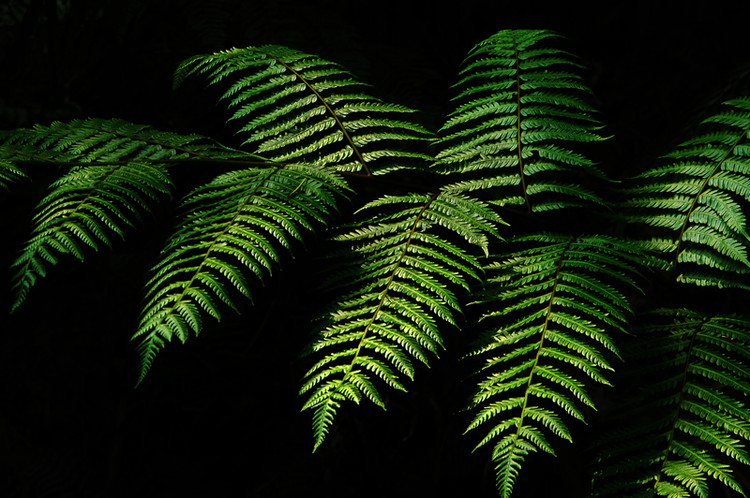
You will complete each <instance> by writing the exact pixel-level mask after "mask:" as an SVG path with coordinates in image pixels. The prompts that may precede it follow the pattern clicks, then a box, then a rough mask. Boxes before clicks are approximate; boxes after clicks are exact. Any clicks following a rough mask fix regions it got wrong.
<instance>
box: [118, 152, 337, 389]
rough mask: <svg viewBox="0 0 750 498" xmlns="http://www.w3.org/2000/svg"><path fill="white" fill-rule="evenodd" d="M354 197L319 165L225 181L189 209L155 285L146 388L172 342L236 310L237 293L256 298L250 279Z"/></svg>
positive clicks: (141, 329)
mask: <svg viewBox="0 0 750 498" xmlns="http://www.w3.org/2000/svg"><path fill="white" fill-rule="evenodd" d="M346 190H347V188H346V185H345V183H344V182H343V180H341V178H339V177H338V176H337V175H335V174H333V173H332V172H328V171H324V170H321V169H320V168H317V167H313V166H303V165H285V164H279V165H277V166H275V167H273V168H265V169H261V168H249V169H245V170H239V171H234V172H231V173H227V174H224V175H221V176H219V177H217V178H216V179H214V180H213V181H212V182H210V183H208V184H206V185H204V186H202V187H199V188H197V189H196V190H194V191H193V192H192V193H190V194H189V195H188V196H187V197H186V198H185V199H184V200H183V202H182V205H181V209H182V211H183V212H184V215H183V218H182V219H181V221H180V223H179V226H178V228H177V230H176V231H175V233H174V234H173V235H172V237H170V239H169V240H168V241H167V244H166V247H165V248H164V250H162V254H163V257H162V258H161V260H160V261H159V262H158V263H157V264H156V266H155V267H154V268H153V270H152V272H153V273H154V275H153V276H152V277H151V279H150V280H149V281H148V283H147V289H148V293H147V296H146V305H145V309H144V311H143V314H142V316H141V321H140V325H139V326H138V330H137V331H136V333H135V334H134V336H133V339H139V341H140V342H139V345H138V349H139V353H140V358H141V366H140V373H139V378H138V382H139V383H140V382H141V381H142V380H143V378H144V376H145V374H146V372H147V371H148V369H149V368H150V366H151V363H152V362H153V359H154V356H155V355H156V353H157V351H158V350H159V349H161V348H162V347H163V346H164V344H165V343H166V342H169V341H170V340H171V339H172V337H175V336H176V337H178V338H179V339H180V340H181V341H182V342H185V341H186V340H187V337H188V334H189V331H191V330H192V331H193V332H194V333H196V334H198V333H199V332H200V330H201V328H202V319H201V314H205V313H207V314H209V315H211V316H213V317H214V318H217V319H218V318H219V317H220V312H219V308H218V305H219V303H222V302H223V303H224V304H226V305H229V306H232V307H233V306H234V304H233V298H232V295H231V289H232V288H234V289H236V290H237V291H239V292H240V293H241V294H242V295H244V296H246V297H248V298H251V297H252V291H251V288H250V284H249V282H248V279H247V276H246V275H247V274H248V273H250V274H251V275H253V277H254V278H255V279H257V280H260V281H262V280H263V278H264V277H265V276H266V275H268V274H270V272H271V271H272V269H273V267H274V265H275V264H276V263H278V261H279V258H280V250H281V249H282V248H283V249H285V250H291V249H292V248H293V247H292V244H293V242H294V241H295V240H301V239H302V238H303V234H304V233H305V232H310V231H313V230H315V229H318V228H319V226H318V225H319V223H320V222H322V221H325V220H326V219H327V218H329V217H330V215H331V214H332V212H333V211H334V210H335V208H336V202H337V198H339V197H340V196H341V195H342V194H343V193H344V192H345V191H346Z"/></svg>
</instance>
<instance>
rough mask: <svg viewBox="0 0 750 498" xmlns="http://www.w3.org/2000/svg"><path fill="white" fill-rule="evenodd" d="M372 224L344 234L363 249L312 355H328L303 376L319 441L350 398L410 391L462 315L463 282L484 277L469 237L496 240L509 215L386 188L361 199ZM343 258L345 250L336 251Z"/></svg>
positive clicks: (343, 279)
mask: <svg viewBox="0 0 750 498" xmlns="http://www.w3.org/2000/svg"><path fill="white" fill-rule="evenodd" d="M362 213H363V218H364V219H365V220H368V222H367V223H362V222H360V223H361V224H360V225H357V226H356V227H355V228H354V229H353V230H351V231H350V232H348V233H345V234H343V235H341V236H339V237H337V240H338V241H340V242H341V243H343V244H345V245H346V246H348V247H349V248H350V250H352V251H354V255H355V256H356V257H354V258H349V259H348V260H347V262H346V263H345V264H343V265H341V268H339V269H338V272H337V273H336V274H335V275H334V276H333V277H332V278H331V281H330V282H329V283H328V285H327V288H328V289H335V290H336V291H337V294H338V295H339V297H338V298H337V299H336V300H335V302H334V303H333V304H332V305H331V307H330V308H329V309H328V310H326V311H325V312H324V313H323V314H322V323H321V325H320V327H319V330H318V334H317V335H318V337H317V339H316V340H315V341H314V342H313V343H312V344H311V345H310V347H309V351H308V354H309V355H314V356H315V357H317V358H320V359H319V360H318V361H317V363H316V364H315V365H314V366H313V367H312V368H310V370H309V371H308V372H307V374H306V375H305V378H304V383H303V386H302V388H301V389H300V394H301V395H303V396H305V397H306V398H307V399H306V402H305V404H304V406H303V410H307V409H309V410H313V412H314V415H313V433H314V438H315V446H314V448H316V449H317V448H318V446H320V444H321V443H322V442H323V440H324V438H325V436H326V434H327V433H328V431H329V428H330V426H331V423H332V421H333V418H334V417H335V415H336V412H337V410H338V408H339V407H340V405H341V403H342V402H344V401H346V400H349V401H354V402H355V403H359V402H360V401H361V400H362V399H367V400H369V401H370V402H372V403H375V404H376V405H378V406H381V407H383V408H385V404H384V402H383V399H382V396H381V394H380V390H379V389H380V388H379V387H378V386H377V384H384V385H386V386H388V387H390V388H392V389H397V390H405V389H406V388H405V387H404V384H403V382H404V380H405V378H408V379H412V378H413V377H414V374H415V369H414V360H416V361H419V362H421V363H424V364H427V363H428V357H429V356H430V354H434V355H437V353H438V350H439V349H440V348H441V347H442V345H443V339H442V334H441V332H440V330H439V328H438V326H439V324H441V323H449V324H454V325H455V324H456V318H457V315H460V313H461V307H460V305H459V301H458V298H457V294H456V292H457V290H461V289H463V290H468V285H469V281H470V280H471V279H479V273H480V265H479V263H478V261H477V259H476V258H475V257H474V256H472V255H471V254H470V252H469V251H467V249H465V248H464V244H462V241H463V242H468V243H469V244H472V245H475V246H478V247H479V248H481V249H482V250H483V251H485V252H486V251H487V248H488V243H489V240H488V235H492V236H495V237H498V236H499V235H498V234H497V231H496V225H497V224H498V223H503V222H502V220H501V219H500V218H499V217H498V216H497V215H496V214H495V213H494V212H493V211H492V210H491V209H490V208H489V207H488V206H486V205H485V204H483V203H481V202H479V201H476V200H474V199H472V198H470V197H466V196H464V195H460V194H451V193H447V192H439V193H436V194H432V195H430V194H409V195H404V196H385V197H382V198H380V199H377V200H375V201H373V202H370V203H369V204H367V205H366V206H365V207H364V208H362ZM337 258H338V256H337Z"/></svg>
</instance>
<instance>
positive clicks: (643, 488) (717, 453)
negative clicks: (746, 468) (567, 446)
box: [594, 309, 750, 498]
mask: <svg viewBox="0 0 750 498" xmlns="http://www.w3.org/2000/svg"><path fill="white" fill-rule="evenodd" d="M636 337H637V340H636V341H634V342H633V344H632V345H631V347H630V348H628V349H625V350H624V356H625V358H626V360H628V361H629V364H630V365H632V366H631V368H630V369H629V370H628V376H629V377H630V378H631V380H635V381H637V382H639V384H640V385H641V386H643V387H642V392H640V393H638V395H637V398H635V399H632V400H629V402H626V403H623V405H624V406H627V408H626V410H625V411H624V413H622V414H620V417H621V418H622V420H620V418H619V417H618V419H617V420H615V423H616V424H617V426H618V427H619V430H618V431H616V432H614V433H613V434H611V435H610V436H609V437H607V438H603V439H602V440H601V441H600V442H599V444H598V445H599V446H600V450H599V454H598V458H597V462H598V465H599V468H598V470H597V472H596V474H595V476H594V477H595V478H594V490H595V492H596V493H595V496H602V497H606V496H611V497H618V498H619V497H635V496H644V495H646V494H648V493H652V494H653V495H656V496H697V497H705V496H707V483H706V482H707V480H708V479H709V478H713V479H716V480H717V481H719V482H721V483H722V484H723V485H724V486H726V487H728V488H731V489H732V490H734V491H736V492H738V493H740V494H742V495H743V496H744V492H743V490H742V489H741V487H740V485H739V483H738V482H737V481H736V480H735V479H734V477H733V473H732V467H733V466H735V465H737V464H741V465H750V457H749V456H748V452H747V448H746V445H747V443H748V442H750V410H749V409H748V406H747V400H748V399H750V321H748V320H746V319H744V318H741V317H737V316H722V315H708V314H703V313H698V312H695V311H689V310H684V309H678V310H675V309H660V310H657V311H655V312H653V313H650V314H649V315H648V317H647V319H646V320H645V323H644V324H643V325H642V326H641V327H639V328H638V330H637V332H636Z"/></svg>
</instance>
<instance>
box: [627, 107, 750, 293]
mask: <svg viewBox="0 0 750 498" xmlns="http://www.w3.org/2000/svg"><path fill="white" fill-rule="evenodd" d="M748 201H750V98H739V99H735V100H731V101H728V102H726V103H725V107H724V109H723V110H722V111H721V112H719V113H718V114H716V115H714V116H712V117H710V118H708V119H706V120H705V121H704V123H703V132H702V133H701V134H700V135H699V136H697V137H695V138H693V139H691V140H688V141H686V142H683V143H682V144H680V145H679V146H678V147H677V149H676V150H675V151H674V152H672V153H670V154H667V155H666V156H665V157H664V163H663V164H659V165H657V166H655V167H653V168H651V169H649V170H647V171H646V172H644V173H642V174H640V175H638V176H637V177H636V178H635V179H634V186H632V187H630V188H629V189H628V190H627V191H626V192H625V200H624V201H623V207H624V208H625V209H626V210H627V211H626V212H627V216H626V220H627V222H629V223H638V224H645V225H647V226H649V227H650V228H651V230H652V232H653V235H652V237H651V238H650V239H649V240H648V241H646V244H647V245H648V246H650V247H651V248H652V249H654V250H655V251H657V252H659V253H661V254H663V256H664V261H665V263H664V265H665V266H666V267H667V268H672V269H675V271H676V273H677V280H678V281H681V282H688V283H691V284H694V285H699V286H718V287H741V288H745V289H750V285H748V283H747V282H746V280H747V278H748V276H749V275H750V260H748V254H747V253H748V245H749V244H750V239H748V227H747V220H746V216H745V211H746V210H747V208H748V205H749V204H748Z"/></svg>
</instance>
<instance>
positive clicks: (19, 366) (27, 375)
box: [0, 0, 750, 496]
mask: <svg viewBox="0 0 750 498" xmlns="http://www.w3.org/2000/svg"><path fill="white" fill-rule="evenodd" d="M597 9H598V10H597V11H595V21H592V17H591V11H587V10H586V8H585V7H584V6H577V5H575V4H573V5H568V4H557V3H550V5H541V6H540V5H533V6H531V5H530V6H527V7H519V6H515V5H510V4H504V3H502V2H487V3H481V2H477V3H471V2H468V3H460V4H456V5H452V6H450V7H442V8H436V7H435V6H431V5H417V4H408V3H405V2H367V6H366V7H365V6H363V7H359V8H352V7H351V5H350V4H348V3H345V2H284V1H267V2H246V1H239V0H224V1H216V2H200V1H182V2H180V1H176V0H174V1H163V2H147V1H142V2H140V1H131V2H94V1H78V0H73V1H63V0H60V1H52V0H15V1H13V0H11V1H10V2H9V3H8V4H7V6H3V7H0V24H1V25H2V32H1V34H0V67H2V68H3V77H2V79H1V80H0V129H10V128H17V127H22V126H31V125H33V124H34V123H49V122H50V121H52V120H62V121H69V120H71V119H73V118H79V117H82V116H96V117H101V118H110V117H118V118H123V119H126V120H129V121H133V122H145V123H149V124H151V125H153V126H154V127H155V128H159V129H169V130H174V131H176V132H184V133H188V132H198V133H201V134H205V135H210V136H213V137H216V138H219V139H222V140H223V142H224V143H229V144H232V143H234V142H233V140H235V138H234V137H233V135H231V134H230V132H228V131H227V130H226V128H225V127H224V116H222V113H221V112H220V110H219V109H217V107H216V106H215V101H216V98H217V93H212V92H211V91H206V90H204V89H203V87H202V85H201V84H200V83H199V82H197V81H193V82H188V83H187V84H186V85H184V87H183V88H181V89H179V90H178V91H176V92H174V91H172V89H171V84H170V82H171V75H172V72H173V71H174V68H175V67H176V66H177V64H178V63H179V62H180V61H182V60H184V59H185V58H187V57H189V56H192V55H194V54H196V53H206V52H211V51H214V50H220V49H224V48H228V47H230V46H238V47H241V46H246V45H251V44H252V45H261V44H264V43H276V44H281V45H287V46H291V47H295V48H299V49H302V50H305V51H306V52H309V53H315V54H318V55H320V56H321V57H324V58H326V59H329V60H334V61H336V62H338V63H341V64H342V65H344V66H345V67H347V68H349V69H350V70H351V71H352V72H353V73H354V74H356V75H357V76H358V77H359V78H360V79H361V80H363V81H366V82H369V83H371V84H373V85H374V90H373V91H374V92H375V94H376V95H377V96H379V97H381V98H383V99H384V100H389V101H393V102H396V103H400V104H404V105H408V106H409V107H411V108H415V109H421V110H424V111H425V113H424V115H423V117H422V118H421V119H423V120H424V124H425V125H426V126H428V127H430V128H433V129H434V128H435V127H436V125H437V124H438V123H439V121H440V119H442V116H444V115H445V113H446V110H447V109H448V98H449V97H450V95H451V91H450V89H449V85H450V84H451V83H452V82H453V81H454V75H455V73H456V70H457V68H458V66H459V64H460V62H461V60H462V59H463V57H464V56H465V54H466V52H467V51H468V49H469V48H470V47H471V46H473V45H474V44H475V43H477V42H478V41H480V40H482V39H484V38H485V37H487V36H488V35H490V34H492V33H494V32H496V31H497V30H499V29H505V28H526V27H534V28H537V27H541V28H546V29H554V30H557V31H559V32H560V33H562V34H564V35H565V36H566V37H567V38H568V40H569V43H570V45H571V51H573V52H575V53H576V54H577V55H579V56H581V57H582V58H583V62H584V63H585V64H586V65H587V66H588V67H589V68H590V71H589V72H588V73H587V74H586V79H587V83H588V84H589V85H590V86H591V87H592V88H593V90H594V92H595V94H596V96H597V97H598V98H599V99H600V101H601V104H602V109H603V119H604V120H605V124H606V126H607V132H609V133H611V134H612V135H613V136H614V138H613V139H611V141H610V143H609V144H608V153H607V157H606V167H607V168H608V170H609V172H610V174H611V175H612V176H618V177H619V176H623V175H627V174H629V173H634V172H635V171H640V170H642V169H644V168H645V167H646V166H647V165H649V163H650V162H651V161H653V158H655V157H657V156H659V155H661V154H664V153H666V152H667V151H669V150H671V149H672V148H673V147H674V145H675V144H676V143H678V142H680V141H682V140H683V139H684V138H685V137H686V136H689V135H690V133H691V132H692V131H694V127H695V126H697V123H698V122H699V121H700V119H701V118H704V117H706V116H707V115H710V114H711V113H714V112H716V110H717V108H718V104H719V103H720V102H722V101H724V100H727V99H728V98H731V97H734V96H737V95H742V94H745V95H747V94H749V93H750V80H749V79H748V78H749V77H750V76H749V75H750V61H748V59H747V57H746V56H745V55H744V54H743V53H742V52H741V51H740V50H739V49H738V47H741V46H742V43H743V38H744V36H745V32H746V30H745V29H743V26H742V25H741V21H740V20H739V19H738V18H737V17H736V16H731V15H727V14H726V10H725V9H722V6H721V5H717V4H716V3H712V4H711V5H710V8H709V6H702V7H701V8H700V9H698V8H696V9H694V10H691V9H690V8H686V7H685V6H681V8H678V9H674V10H669V11H667V10H664V8H663V7H662V6H659V7H657V6H654V3H653V2H627V3H626V2H622V3H612V4H606V5H604V4H602V5H599V6H598V7H597ZM594 159H595V160H597V161H602V160H604V158H600V157H594ZM185 168H186V169H185V170H184V171H185V174H183V175H181V176H179V177H177V178H178V181H179V182H184V185H180V186H181V187H183V189H187V188H192V187H195V186H197V185H200V184H202V183H205V181H207V180H208V179H210V178H212V177H213V176H215V175H216V174H218V173H220V172H221V171H211V172H206V171H200V170H198V169H197V168H196V169H195V171H191V170H190V169H189V168H190V167H189V166H185ZM57 173H58V172H56V171H38V172H34V179H35V180H36V179H39V181H35V182H33V183H27V184H25V185H24V186H23V187H22V188H20V189H17V190H14V191H13V192H11V193H8V194H4V195H3V197H2V199H1V200H0V203H1V206H0V208H1V209H2V211H0V212H2V213H3V214H2V215H1V216H0V233H2V234H3V244H2V250H0V256H1V258H0V259H1V260H2V261H5V262H9V261H12V260H13V259H15V256H16V251H17V248H18V247H20V246H21V245H22V243H23V240H24V238H25V237H26V236H27V232H26V231H27V228H28V226H29V218H30V216H31V213H32V212H33V206H34V205H35V203H36V202H37V201H38V200H39V199H40V198H41V197H42V196H43V192H44V190H43V189H44V187H45V186H46V185H47V184H48V183H49V182H50V181H51V180H53V179H54V178H56V176H57ZM172 214H173V213H171V212H170V210H169V208H161V210H160V211H157V212H155V213H154V220H151V221H150V222H149V223H147V224H146V226H147V230H146V231H140V232H138V233H136V234H134V235H133V236H131V237H130V238H129V240H128V241H127V242H125V243H119V244H116V250H115V251H114V252H101V253H96V254H91V255H89V256H88V257H89V259H88V263H89V264H86V265H60V266H59V267H56V269H55V271H54V272H51V273H50V275H49V277H48V278H47V279H45V281H44V282H43V283H41V284H39V285H37V287H36V288H35V292H34V293H32V294H31V295H30V297H29V299H28V302H27V303H26V305H25V306H24V308H21V309H19V311H17V312H16V314H14V315H13V316H10V317H8V316H6V315H5V314H3V315H2V318H1V319H0V320H2V321H0V330H2V334H1V337H2V339H0V340H2V344H0V351H1V353H0V354H1V355H2V356H1V357H0V368H1V369H2V375H1V376H0V379H2V380H0V392H2V396H3V402H2V405H1V408H0V495H2V496H5V495H9V496H132V495H135V494H138V495H141V496H177V495H184V494H188V495H190V494H192V495H196V494H197V495H221V494H227V495H231V496H287V495H288V496H296V495H302V494H305V495H308V496H310V495H312V496H327V495H334V494H344V495H351V494H354V493H357V494H359V495H370V494H372V495H377V494H385V493H387V494H390V495H395V496H399V495H407V494H410V493H433V494H435V493H446V492H448V491H452V492H455V493H460V495H463V496H494V495H495V493H496V491H495V489H494V469H493V468H492V466H491V465H490V464H489V463H488V459H487V458H486V455H483V454H481V453H480V452H478V453H471V448H472V442H471V441H470V440H469V439H468V438H465V437H461V436H460V434H461V433H462V432H463V430H464V428H465V425H466V418H465V417H464V416H463V415H461V414H460V413H458V411H459V410H460V408H461V407H462V406H463V405H464V403H465V397H466V392H467V391H466V389H465V388H464V387H463V385H462V382H461V381H462V380H463V379H465V378H467V376H468V375H469V373H470V372H469V371H468V369H467V367H464V366H461V365H459V364H458V363H457V356H458V354H459V352H458V351H457V350H456V348H451V347H450V346H451V343H458V342H459V341H460V338H459V337H457V336H455V335H451V334H447V336H446V337H445V339H446V341H447V343H448V344H447V346H448V348H447V350H446V352H445V353H443V354H442V355H441V360H440V361H439V362H433V364H432V368H431V370H430V372H429V375H422V376H417V379H416V381H415V382H414V383H413V384H412V385H411V387H410V395H408V396H406V395H402V394H401V393H396V394H392V395H389V396H388V399H387V404H388V407H389V409H388V411H387V412H382V411H381V410H379V409H377V408H374V407H371V406H362V407H359V408H358V409H357V410H356V411H354V410H352V411H342V412H341V413H340V415H339V420H338V422H337V430H336V431H335V432H334V433H332V434H331V435H330V437H329V440H328V441H327V444H326V445H324V446H322V447H321V448H320V449H319V450H318V452H317V453H316V454H315V455H311V454H310V446H309V445H308V444H307V443H308V442H309V420H308V417H307V414H305V415H299V414H298V413H299V408H300V401H299V399H298V398H297V385H298V381H299V379H300V378H301V377H302V375H303V374H304V372H305V370H306V368H307V366H308V365H307V364H305V363H304V362H302V361H301V360H299V352H300V351H301V350H302V349H303V347H304V346H305V344H307V343H308V341H309V339H310V338H309V336H308V335H307V333H306V332H305V331H306V330H307V328H308V327H307V321H308V320H309V318H310V317H311V316H312V315H314V313H315V311H316V309H315V307H316V301H315V296H314V295H312V294H311V293H310V292H309V291H308V288H309V287H308V286H306V285H299V283H305V282H311V281H314V279H315V278H316V275H315V274H314V273H312V272H311V268H310V265H308V264H306V263H307V261H306V259H305V258H306V256H304V255H301V256H299V257H297V259H295V260H289V261H286V262H285V263H286V264H285V266H284V269H283V271H282V272H280V273H279V274H278V275H276V277H277V278H276V279H274V280H272V281H270V283H269V284H268V285H267V287H266V288H265V292H264V293H263V294H262V295H259V296H258V297H257V298H256V306H254V307H253V308H252V309H250V308H249V306H246V307H245V308H243V309H242V311H243V314H242V315H241V316H235V315H233V314H232V313H225V316H224V317H223V319H222V322H221V326H218V325H216V324H215V323H214V324H211V325H209V327H210V331H211V333H205V334H203V335H201V337H199V338H198V339H197V340H193V341H190V342H188V343H187V344H186V345H184V346H180V347H177V346H175V347H173V348H167V349H166V350H165V351H164V352H163V353H161V355H160V359H159V371H158V375H152V376H150V378H149V381H148V382H146V383H144V384H143V385H142V386H141V387H139V389H138V390H136V391H134V390H133V389H132V386H133V383H134V381H135V372H134V368H133V365H135V364H136V363H137V356H136V353H135V351H133V348H132V347H131V345H130V343H129V342H128V340H129V338H130V336H131V334H132V331H133V330H134V329H135V328H136V327H137V325H138V323H137V319H138V317H137V316H136V314H135V311H134V312H133V314H132V315H123V314H122V313H123V310H137V309H139V307H140V304H141V299H142V295H141V291H142V288H143V284H144V283H145V282H144V277H143V276H144V275H146V273H147V269H148V268H149V267H150V265H151V264H152V262H153V261H154V260H155V259H156V258H157V257H158V254H157V252H158V248H160V247H162V246H163V244H164V240H163V239H164V234H165V233H168V230H167V229H168V228H169V227H170V226H171V223H172ZM2 271H3V272H4V273H2V274H0V277H1V278H0V281H3V282H6V283H7V282H10V281H11V276H12V275H11V273H10V270H9V269H8V265H4V266H3V270H2ZM4 289H5V290H4V293H3V295H2V297H3V299H2V302H3V303H10V302H11V301H12V299H11V293H10V288H9V287H5V288H4ZM675 300H676V301H679V296H677V297H676V299H675ZM727 304H728V306H731V305H734V304H735V303H727ZM290 310H292V312H290ZM728 311H731V310H728ZM457 377H458V378H457ZM604 409H605V411H606V406H605V407H604ZM576 436H578V437H579V438H580V439H582V440H584V441H585V440H587V438H590V435H587V434H586V433H582V434H576ZM580 447H583V446H576V449H572V448H571V447H569V446H564V445H563V446H561V447H560V449H559V450H558V455H559V457H558V458H557V459H555V460H552V459H551V458H547V457H546V456H542V455H538V456H536V457H535V460H534V462H535V463H536V465H535V466H534V469H532V468H531V467H530V466H529V468H528V469H525V472H522V473H521V476H520V477H519V480H518V483H517V491H516V494H517V495H519V496H544V495H548V494H550V493H555V495H556V496H560V495H559V490H560V489H566V490H570V493H571V495H570V496H581V495H583V493H584V492H585V490H586V489H587V487H588V482H586V479H587V475H588V472H585V473H584V472H580V469H581V467H582V466H583V465H585V464H586V462H587V461H588V460H587V458H588V455H583V454H581V453H580V452H579V449H578V448H580ZM540 469H543V470H540ZM386 474H387V475H389V476H390V477H389V478H388V479H383V478H382V476H383V475H386ZM738 479H740V480H742V479H743V476H738ZM744 481H745V482H744V483H745V487H746V489H747V488H748V487H749V486H748V485H747V477H744ZM237 489H239V491H237ZM66 493H67V494H66Z"/></svg>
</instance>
